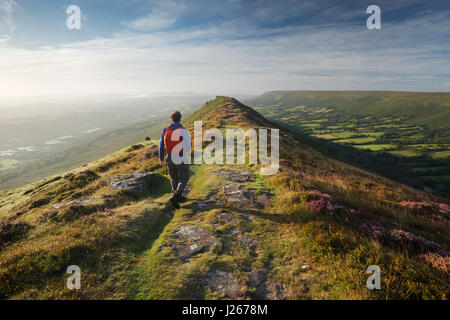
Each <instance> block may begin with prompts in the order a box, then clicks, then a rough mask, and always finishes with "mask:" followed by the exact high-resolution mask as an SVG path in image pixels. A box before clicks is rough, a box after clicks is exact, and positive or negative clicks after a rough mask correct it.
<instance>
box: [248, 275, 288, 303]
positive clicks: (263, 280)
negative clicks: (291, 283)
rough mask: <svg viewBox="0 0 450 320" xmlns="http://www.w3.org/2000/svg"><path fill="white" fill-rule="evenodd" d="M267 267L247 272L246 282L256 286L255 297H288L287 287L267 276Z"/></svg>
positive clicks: (284, 298)
mask: <svg viewBox="0 0 450 320" xmlns="http://www.w3.org/2000/svg"><path fill="white" fill-rule="evenodd" d="M268 272H269V270H267V269H255V270H252V271H251V272H249V273H248V274H247V276H248V284H249V286H250V287H253V288H256V292H255V296H254V298H256V299H262V300H286V299H289V293H288V289H287V288H286V286H285V285H284V284H281V283H279V282H277V281H275V280H273V279H270V278H268V277H267V273H268Z"/></svg>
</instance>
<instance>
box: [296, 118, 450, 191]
mask: <svg viewBox="0 0 450 320" xmlns="http://www.w3.org/2000/svg"><path fill="white" fill-rule="evenodd" d="M289 129H290V130H292V131H293V132H295V133H297V134H298V135H300V136H301V137H302V138H303V139H304V140H305V141H306V142H307V143H308V144H309V145H311V146H313V147H314V148H316V149H318V150H319V151H321V152H323V153H325V154H326V155H328V156H330V157H332V158H334V159H336V160H339V161H342V162H345V163H348V164H350V165H353V166H355V167H358V168H361V169H364V170H367V171H370V172H374V173H376V174H379V175H382V176H384V177H387V178H389V179H392V180H394V181H398V182H400V183H404V184H406V185H409V186H411V187H413V188H417V189H419V190H423V189H424V187H428V188H430V189H431V190H432V191H433V192H434V193H436V194H437V195H441V196H446V195H448V194H449V193H450V183H446V182H447V181H444V180H443V178H444V176H446V175H449V174H450V160H449V159H432V158H431V157H430V156H429V155H422V156H420V157H400V156H396V155H393V154H391V153H388V152H386V151H372V150H368V149H358V148H354V147H352V146H350V145H345V144H340V143H335V142H330V141H327V140H324V139H320V138H316V137H312V136H308V135H306V134H304V133H302V132H301V131H299V130H296V128H292V127H289ZM417 167H420V168H429V170H430V171H428V172H423V171H418V170H414V169H415V168H417ZM430 172H431V173H430ZM433 176H439V177H440V179H434V178H433ZM449 182H450V181H449Z"/></svg>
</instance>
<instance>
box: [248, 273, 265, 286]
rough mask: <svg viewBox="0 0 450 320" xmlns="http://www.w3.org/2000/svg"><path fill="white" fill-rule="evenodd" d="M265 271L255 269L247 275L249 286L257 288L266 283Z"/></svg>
mask: <svg viewBox="0 0 450 320" xmlns="http://www.w3.org/2000/svg"><path fill="white" fill-rule="evenodd" d="M267 272H268V270H267V269H255V270H253V271H251V272H249V273H248V280H249V284H250V286H252V287H257V286H259V285H260V284H261V283H263V282H264V281H266V274H267Z"/></svg>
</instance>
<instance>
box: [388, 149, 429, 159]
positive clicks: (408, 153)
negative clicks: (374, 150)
mask: <svg viewBox="0 0 450 320" xmlns="http://www.w3.org/2000/svg"><path fill="white" fill-rule="evenodd" d="M389 153H392V154H395V155H396V156H400V157H419V156H421V155H422V153H421V152H418V151H414V150H398V151H389Z"/></svg>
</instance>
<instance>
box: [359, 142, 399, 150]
mask: <svg viewBox="0 0 450 320" xmlns="http://www.w3.org/2000/svg"><path fill="white" fill-rule="evenodd" d="M355 148H359V149H367V150H372V151H381V150H388V149H393V148H395V146H394V145H392V144H367V145H355Z"/></svg>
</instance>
